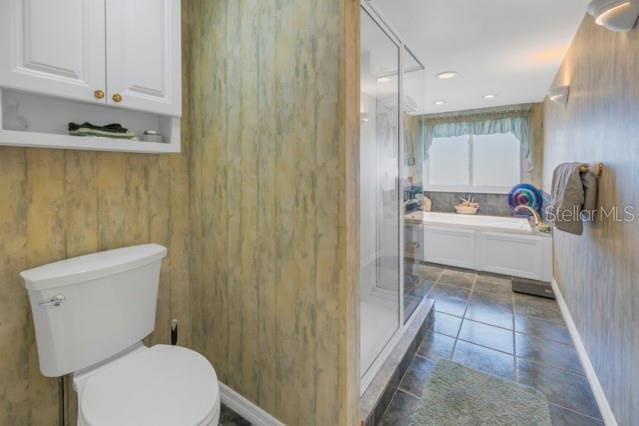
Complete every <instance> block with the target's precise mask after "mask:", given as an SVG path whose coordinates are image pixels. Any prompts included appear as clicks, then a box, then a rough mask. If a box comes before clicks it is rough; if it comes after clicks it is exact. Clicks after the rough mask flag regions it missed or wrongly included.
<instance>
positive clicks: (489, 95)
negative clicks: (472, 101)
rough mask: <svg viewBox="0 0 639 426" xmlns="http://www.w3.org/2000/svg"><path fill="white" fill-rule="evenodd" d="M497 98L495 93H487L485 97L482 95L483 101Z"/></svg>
mask: <svg viewBox="0 0 639 426" xmlns="http://www.w3.org/2000/svg"><path fill="white" fill-rule="evenodd" d="M496 97H497V95H496V94H495V93H489V94H487V95H484V99H495V98H496Z"/></svg>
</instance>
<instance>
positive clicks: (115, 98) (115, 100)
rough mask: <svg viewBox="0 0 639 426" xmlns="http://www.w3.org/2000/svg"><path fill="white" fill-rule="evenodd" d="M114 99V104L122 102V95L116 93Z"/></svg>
mask: <svg viewBox="0 0 639 426" xmlns="http://www.w3.org/2000/svg"><path fill="white" fill-rule="evenodd" d="M112 99H113V102H122V95H121V94H119V93H115V94H114V95H113V97H112Z"/></svg>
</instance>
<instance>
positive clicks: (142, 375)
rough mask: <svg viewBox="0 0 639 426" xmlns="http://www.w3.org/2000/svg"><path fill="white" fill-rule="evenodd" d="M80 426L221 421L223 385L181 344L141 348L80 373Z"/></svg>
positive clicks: (77, 384) (204, 362)
mask: <svg viewBox="0 0 639 426" xmlns="http://www.w3.org/2000/svg"><path fill="white" fill-rule="evenodd" d="M73 383H74V387H75V389H76V391H77V393H78V424H79V425H103V424H104V425H107V424H112V425H121V426H127V425H131V426H133V425H143V424H148V425H158V426H161V425H167V426H169V425H170V426H173V425H194V426H195V425H197V426H200V425H202V426H208V425H217V424H218V421H219V416H220V394H219V385H218V382H217V377H216V375H215V371H214V370H213V367H212V366H211V364H210V363H209V362H208V361H207V360H206V359H205V358H204V357H203V356H202V355H200V354H198V353H197V352H193V351H191V350H189V349H186V348H181V347H179V346H167V345H156V346H153V347H151V348H147V347H144V346H141V347H140V348H139V349H136V350H134V351H132V352H130V353H128V354H127V355H125V356H122V357H120V358H118V359H116V360H114V361H111V362H109V363H107V364H105V365H103V366H101V367H99V368H98V369H95V370H91V371H88V372H84V373H81V374H77V375H75V377H74V380H73Z"/></svg>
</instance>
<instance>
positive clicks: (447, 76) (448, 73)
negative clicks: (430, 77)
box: [437, 71, 457, 80]
mask: <svg viewBox="0 0 639 426" xmlns="http://www.w3.org/2000/svg"><path fill="white" fill-rule="evenodd" d="M455 77H457V71H444V72H440V73H439V74H437V78H438V79H440V80H450V79H451V78H455Z"/></svg>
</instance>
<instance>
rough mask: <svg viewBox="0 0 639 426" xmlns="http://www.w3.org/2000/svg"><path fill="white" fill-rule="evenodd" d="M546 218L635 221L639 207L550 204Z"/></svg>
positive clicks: (546, 211) (562, 220) (558, 220)
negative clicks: (553, 205) (586, 208)
mask: <svg viewBox="0 0 639 426" xmlns="http://www.w3.org/2000/svg"><path fill="white" fill-rule="evenodd" d="M544 213H545V215H544V216H545V218H546V220H548V221H549V222H574V221H576V220H581V221H584V222H595V221H612V222H634V221H635V220H637V215H638V213H637V208H636V207H635V206H625V207H620V206H613V207H610V208H606V207H600V208H599V209H597V210H581V209H580V208H578V207H574V208H572V209H556V208H553V207H552V206H548V207H546V208H545V209H544Z"/></svg>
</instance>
